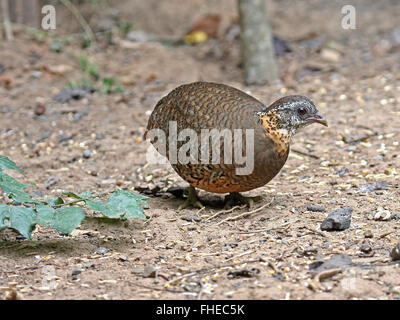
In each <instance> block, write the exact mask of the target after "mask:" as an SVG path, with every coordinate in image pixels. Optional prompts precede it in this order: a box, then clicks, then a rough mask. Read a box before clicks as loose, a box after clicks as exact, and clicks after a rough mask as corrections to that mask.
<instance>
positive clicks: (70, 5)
mask: <svg viewBox="0 0 400 320" xmlns="http://www.w3.org/2000/svg"><path fill="white" fill-rule="evenodd" d="M60 2H61V3H62V4H63V5H64V6H65V7H66V8H67V9H68V10H69V11H71V13H72V14H73V15H74V16H75V18H76V19H77V20H78V22H79V23H80V25H81V26H82V28H83V30H84V31H85V33H86V35H87V36H88V37H89V39H90V42H91V44H93V45H94V44H95V43H96V37H95V35H94V33H93V31H92V29H91V28H90V26H89V24H88V23H87V22H86V20H85V18H84V17H83V16H82V15H81V13H80V12H79V10H78V9H77V8H76V6H75V5H74V4H73V3H71V1H69V0H60Z"/></svg>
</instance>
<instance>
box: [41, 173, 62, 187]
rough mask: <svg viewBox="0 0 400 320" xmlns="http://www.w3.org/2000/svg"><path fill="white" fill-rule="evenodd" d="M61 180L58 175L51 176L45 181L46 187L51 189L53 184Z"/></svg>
mask: <svg viewBox="0 0 400 320" xmlns="http://www.w3.org/2000/svg"><path fill="white" fill-rule="evenodd" d="M59 181H60V179H59V178H58V177H54V176H51V177H50V178H48V179H47V180H46V182H45V183H44V187H45V188H46V189H50V188H51V187H52V186H54V185H56V184H57V183H58V182H59Z"/></svg>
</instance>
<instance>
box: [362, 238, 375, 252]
mask: <svg viewBox="0 0 400 320" xmlns="http://www.w3.org/2000/svg"><path fill="white" fill-rule="evenodd" d="M360 250H361V251H362V252H364V253H370V252H371V251H372V248H371V244H370V243H369V241H366V240H365V241H363V243H362V244H361V246H360Z"/></svg>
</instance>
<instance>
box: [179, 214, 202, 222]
mask: <svg viewBox="0 0 400 320" xmlns="http://www.w3.org/2000/svg"><path fill="white" fill-rule="evenodd" d="M181 219H182V220H185V221H190V222H192V221H196V222H200V221H201V220H203V219H202V218H201V217H199V216H195V215H186V216H182V217H181Z"/></svg>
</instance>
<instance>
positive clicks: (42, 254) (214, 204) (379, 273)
mask: <svg viewBox="0 0 400 320" xmlns="http://www.w3.org/2000/svg"><path fill="white" fill-rule="evenodd" d="M123 2H124V1H120V3H123ZM153 2H154V1H148V3H149V4H148V6H149V8H150V6H151V4H152V3H153ZM203 2H204V1H201V3H203ZM129 3H130V5H131V6H134V4H137V5H138V6H140V10H146V8H145V5H144V3H145V2H144V1H130V2H129ZM146 3H147V2H146ZM165 3H167V2H165ZM168 3H169V5H170V7H168V10H167V8H164V9H165V10H166V11H162V10H163V6H164V5H162V6H161V5H160V6H161V7H160V8H157V7H154V6H153V7H151V8H152V10H151V13H149V14H151V17H149V19H141V18H140V17H139V18H138V19H137V20H135V21H137V23H136V24H134V27H135V29H137V30H140V29H141V30H144V31H146V32H152V33H158V34H159V35H161V36H165V34H164V33H167V32H168V30H175V33H176V34H173V32H170V33H171V34H173V36H174V37H175V36H176V37H182V36H183V35H184V34H185V32H186V31H187V30H188V29H190V26H191V24H193V20H192V19H189V18H188V15H189V14H190V13H191V12H195V13H196V14H195V15H194V16H196V17H197V16H198V18H201V16H202V15H204V14H206V13H220V14H221V17H222V20H221V21H222V22H221V25H220V28H219V33H218V37H217V38H213V39H209V40H208V41H206V42H204V43H200V44H198V45H182V44H181V45H178V44H176V45H168V44H167V43H165V42H163V43H161V42H159V41H152V42H133V41H129V40H128V39H124V38H122V37H120V36H118V35H116V36H115V37H114V39H113V44H107V42H106V41H105V40H100V41H99V43H98V47H97V49H93V48H91V49H82V48H81V47H80V42H79V41H71V42H70V43H69V44H66V45H65V46H64V47H63V48H62V49H61V52H60V53H57V52H54V51H52V50H50V47H51V43H52V38H50V37H43V35H42V34H41V33H40V32H27V31H26V30H24V29H21V28H16V31H17V32H16V40H15V41H14V42H12V43H6V42H5V41H2V42H1V43H0V97H1V99H0V115H1V116H0V136H1V139H0V150H1V154H2V155H6V156H8V157H9V158H10V159H12V160H13V161H14V162H16V163H17V164H18V165H19V166H20V167H21V168H22V169H23V171H24V173H25V176H23V175H20V174H14V173H13V175H14V177H16V178H18V180H20V181H23V182H25V183H35V184H36V186H37V189H36V192H38V194H40V195H49V196H50V195H58V194H61V192H63V191H65V190H70V191H75V192H83V191H88V190H94V191H96V192H99V193H103V192H109V191H112V190H114V189H115V188H122V189H128V190H132V191H136V192H141V193H144V194H145V195H147V196H149V197H150V198H149V199H148V207H147V208H146V209H145V214H146V216H148V217H149V218H148V219H147V220H146V221H142V220H128V221H120V220H116V221H113V220H110V219H101V218H99V217H98V215H96V214H95V213H93V212H89V218H88V219H86V220H85V221H84V222H83V223H82V225H81V226H80V227H79V228H78V229H77V230H75V231H74V232H73V233H72V234H71V235H69V236H66V235H61V234H60V233H58V232H56V231H54V230H52V229H49V228H46V227H42V226H38V227H37V228H36V230H35V231H34V232H33V236H32V240H26V239H21V237H19V236H18V234H16V233H14V232H13V231H11V230H6V231H3V232H2V233H1V234H0V287H2V288H3V290H5V289H4V288H6V289H7V288H12V289H10V290H13V291H14V292H16V293H17V294H18V296H19V297H21V298H23V299H350V298H356V299H369V298H373V299H400V267H399V266H400V264H399V263H398V261H397V262H396V261H392V259H391V258H390V252H391V250H392V249H393V248H394V246H395V245H397V244H398V243H399V242H400V206H399V201H400V197H399V196H400V189H399V185H400V146H399V143H400V25H399V20H398V17H399V16H400V5H399V3H398V2H396V1H379V2H376V1H372V0H369V1H356V2H355V6H356V8H357V29H355V30H344V29H342V28H341V24H340V19H341V17H342V14H341V11H340V10H341V6H342V4H341V2H340V1H309V2H307V5H306V4H305V3H303V2H301V3H300V2H296V4H294V3H293V2H292V1H279V2H276V4H274V5H273V7H272V8H271V13H272V14H271V16H272V27H273V30H274V33H275V34H276V35H277V36H279V37H280V38H281V39H283V40H284V41H285V42H286V44H287V45H288V46H289V47H290V49H291V52H287V53H285V52H280V55H279V58H278V63H279V69H280V72H281V75H282V82H281V83H277V84H273V85H269V86H260V87H248V86H247V87H246V86H245V85H244V84H243V76H242V69H241V68H240V60H239V58H240V41H239V39H238V34H237V24H236V25H235V21H236V20H235V19H236V18H235V17H236V16H235V10H234V7H233V6H234V4H235V3H236V2H235V1H209V6H207V8H206V9H202V10H199V8H200V6H201V4H199V1H193V2H191V3H192V4H191V5H192V7H190V4H188V3H190V2H185V4H184V5H180V3H181V1H168ZM278 4H279V5H278ZM174 6H175V9H174ZM202 8H204V7H203V6H202ZM119 9H121V12H122V13H121V14H124V15H126V14H127V12H129V7H127V8H124V10H122V4H119ZM140 10H136V11H132V12H135V14H136V15H138V16H143V15H145V14H144V13H142V14H141V15H140V14H138V11H140ZM148 10H150V9H148ZM179 10H182V12H183V13H182V12H181V11H179ZM185 10H186V11H185ZM143 12H146V11H143ZM147 12H150V11H147ZM177 12H178V13H179V12H181V14H180V15H179V14H178V13H177ZM172 14H177V15H178V16H177V17H176V19H175V20H174V19H172V18H171V17H172ZM155 17H156V18H157V19H154V18H155ZM128 18H129V17H125V19H128ZM71 19H73V18H71ZM163 19H164V20H163ZM58 21H59V22H58V23H59V24H60V25H62V24H63V23H68V19H67V18H65V19H64V20H63V19H62V18H60V19H59V20H58ZM151 21H152V23H153V25H149V24H150V22H151ZM157 22H159V26H158V29H157V25H156V23H157ZM168 22H170V24H168ZM177 23H179V25H178V26H180V29H179V30H178V29H177V26H176V24H177ZM56 35H57V34H56ZM147 35H148V34H147ZM149 37H150V35H149ZM53 49H54V47H53ZM80 56H87V57H88V58H89V60H90V61H91V62H92V63H93V64H95V65H96V66H98V71H99V72H98V73H99V77H100V79H102V78H105V77H109V78H118V79H119V80H120V82H121V84H122V85H123V87H124V90H123V92H114V93H110V94H105V93H102V92H99V91H96V92H93V93H89V92H81V93H80V94H78V95H76V96H75V98H76V99H71V100H70V101H68V102H60V101H56V100H55V99H54V97H55V96H56V95H57V94H58V93H59V92H60V91H62V90H64V89H65V88H66V85H67V83H68V82H70V81H75V82H79V81H80V80H81V79H83V78H85V77H86V78H87V77H90V76H88V75H87V74H85V73H84V72H83V71H82V69H81V67H80V63H79V57H80ZM198 80H202V81H212V82H221V83H226V84H229V85H232V86H234V87H237V88H239V89H242V90H244V91H246V92H248V93H250V94H251V95H253V96H255V97H256V98H258V99H259V100H260V101H263V102H264V103H265V104H269V103H271V102H273V101H275V100H276V99H277V98H279V97H281V96H283V95H289V94H302V95H306V96H308V97H309V98H310V99H312V100H313V101H314V102H315V103H316V105H317V106H318V108H319V110H320V111H321V113H322V114H324V115H325V116H326V118H327V119H328V122H329V127H328V128H325V127H324V128H321V127H319V126H310V127H307V128H306V129H304V130H302V131H301V132H299V133H298V134H297V135H296V136H295V138H294V141H293V145H292V151H291V153H290V155H289V159H288V161H287V163H286V165H285V166H284V168H283V169H282V171H281V172H280V173H279V175H278V176H277V177H275V178H274V179H273V180H272V181H271V182H270V183H269V184H267V185H266V186H264V187H262V188H259V189H256V190H253V191H251V192H249V193H248V194H251V195H262V196H264V198H265V200H264V201H261V202H258V203H256V205H255V207H254V208H253V209H252V210H254V209H260V210H258V211H257V212H254V213H250V214H249V215H248V216H246V217H238V218H237V219H236V220H226V218H228V217H235V216H238V215H240V214H244V213H246V212H247V211H249V209H248V208H235V209H234V210H233V211H232V212H228V213H224V212H221V210H222V207H223V196H222V195H217V194H211V193H206V192H200V197H201V199H202V200H203V201H204V203H205V204H206V205H207V206H206V208H205V209H203V210H201V211H199V210H198V209H193V208H188V209H184V210H182V211H179V210H178V206H179V205H180V204H181V203H182V201H183V199H181V198H176V197H175V196H174V195H173V194H171V193H169V192H168V191H167V190H168V189H169V188H171V187H177V188H187V183H186V182H185V181H183V180H182V179H181V178H180V177H179V176H178V175H177V174H176V173H175V172H174V171H173V170H172V168H171V167H170V166H169V165H164V166H163V165H149V164H147V163H146V151H147V149H148V147H149V143H148V142H146V141H143V139H142V135H143V133H144V129H145V126H146V124H147V119H148V117H149V115H150V113H151V111H152V110H153V108H154V106H155V104H156V103H157V101H158V100H159V99H160V98H161V97H163V96H164V95H165V94H167V93H168V92H169V91H170V90H172V89H173V88H175V87H176V86H178V85H180V84H182V83H188V82H192V81H198ZM65 93H66V97H68V92H67V91H64V94H65ZM64 96H65V95H64ZM10 174H11V173H10ZM175 190H176V189H175ZM3 200H4V201H6V198H5V197H3ZM310 205H319V206H322V207H323V208H321V210H322V211H319V212H316V211H310V210H308V209H307V208H308V207H309V206H310ZM344 207H351V208H352V209H353V212H352V220H351V224H350V227H349V228H348V229H346V230H343V231H321V229H320V226H321V222H322V221H323V220H324V219H325V218H326V216H327V215H328V214H329V213H330V212H332V211H334V210H336V209H340V208H344ZM382 210H387V211H385V212H384V213H382V214H381V213H379V214H377V213H378V212H382ZM387 212H389V213H387ZM216 213H219V214H218V215H217V216H215V217H213V216H214V215H215V214H216ZM332 257H333V260H331V265H330V266H329V263H328V264H327V263H326V261H327V260H329V259H330V258H332ZM324 262H325V263H324ZM323 263H324V264H323ZM321 264H322V265H321ZM326 270H331V271H326ZM332 270H333V271H332ZM5 292H6V291H5ZM5 292H0V295H3V294H4V297H5V295H6V294H5Z"/></svg>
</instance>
